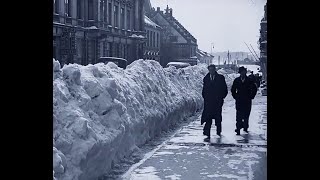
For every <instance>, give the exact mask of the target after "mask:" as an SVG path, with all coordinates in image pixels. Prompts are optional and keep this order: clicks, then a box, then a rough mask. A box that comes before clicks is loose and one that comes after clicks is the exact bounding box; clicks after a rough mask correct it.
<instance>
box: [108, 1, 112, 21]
mask: <svg viewBox="0 0 320 180" xmlns="http://www.w3.org/2000/svg"><path fill="white" fill-rule="evenodd" d="M111 14H112V5H111V2H109V5H108V24H111V21H112V16H111Z"/></svg>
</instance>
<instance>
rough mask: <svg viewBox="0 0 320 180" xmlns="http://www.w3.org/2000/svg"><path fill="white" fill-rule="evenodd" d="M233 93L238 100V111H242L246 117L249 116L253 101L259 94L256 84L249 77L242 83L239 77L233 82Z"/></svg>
mask: <svg viewBox="0 0 320 180" xmlns="http://www.w3.org/2000/svg"><path fill="white" fill-rule="evenodd" d="M231 93H232V96H233V98H234V99H235V100H236V110H237V111H240V112H241V113H243V114H244V115H245V116H249V114H250V111H251V102H252V99H254V97H255V96H256V94H257V86H256V85H255V82H254V81H253V80H252V79H251V78H249V77H247V76H246V77H245V80H244V82H242V81H241V78H240V77H237V78H236V79H235V80H234V81H233V84H232V87H231Z"/></svg>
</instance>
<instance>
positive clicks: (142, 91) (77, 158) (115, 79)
mask: <svg viewBox="0 0 320 180" xmlns="http://www.w3.org/2000/svg"><path fill="white" fill-rule="evenodd" d="M53 67H54V69H53V74H54V76H53V77H54V79H53V137H54V139H53V144H54V151H53V159H54V164H53V167H54V177H55V178H56V179H57V180H71V179H79V180H84V179H86V180H91V179H96V178H97V177H98V176H100V175H102V174H104V173H106V172H108V170H110V169H111V167H112V166H113V165H115V164H116V163H117V162H118V161H119V160H120V159H122V158H123V157H124V156H126V155H129V154H130V153H131V152H132V151H133V150H134V149H136V148H137V146H139V145H141V144H144V143H145V142H146V141H147V140H149V139H151V138H153V137H154V136H155V135H157V134H159V133H160V132H161V131H162V130H165V129H168V128H169V127H170V125H172V124H174V123H175V122H177V121H180V120H182V119H183V118H185V117H188V116H190V115H192V114H193V113H195V112H196V111H197V110H200V109H201V108H202V106H203V99H202V96H201V90H202V79H203V77H204V76H205V75H206V73H207V72H208V71H207V67H206V65H203V64H200V65H196V66H189V67H186V68H183V69H176V68H162V67H161V65H160V64H159V63H158V62H156V61H153V60H137V61H134V62H133V63H132V64H130V65H128V67H127V68H126V69H125V70H124V69H122V68H119V67H117V66H112V63H108V64H107V65H105V64H103V63H99V64H95V65H91V64H90V65H87V66H81V65H78V64H69V65H65V66H64V67H63V68H61V67H60V65H59V63H58V61H55V60H53Z"/></svg>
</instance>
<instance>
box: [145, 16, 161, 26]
mask: <svg viewBox="0 0 320 180" xmlns="http://www.w3.org/2000/svg"><path fill="white" fill-rule="evenodd" d="M144 22H145V23H146V24H148V25H150V26H152V27H154V28H157V27H160V26H159V25H158V24H156V23H154V22H153V21H152V20H151V19H149V18H148V17H147V16H144Z"/></svg>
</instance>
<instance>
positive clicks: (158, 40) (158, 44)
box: [156, 33, 159, 47]
mask: <svg viewBox="0 0 320 180" xmlns="http://www.w3.org/2000/svg"><path fill="white" fill-rule="evenodd" d="M156 46H157V47H159V33H157V45H156Z"/></svg>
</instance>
